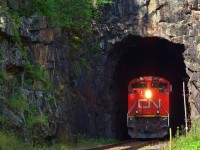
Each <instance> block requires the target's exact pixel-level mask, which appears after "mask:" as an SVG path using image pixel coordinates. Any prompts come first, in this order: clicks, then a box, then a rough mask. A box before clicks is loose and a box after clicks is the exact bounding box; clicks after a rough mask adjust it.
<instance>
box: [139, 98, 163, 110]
mask: <svg viewBox="0 0 200 150" xmlns="http://www.w3.org/2000/svg"><path fill="white" fill-rule="evenodd" d="M144 104H145V105H144ZM151 105H153V106H155V107H156V108H160V107H161V99H159V100H158V103H157V104H156V103H155V102H154V101H153V100H147V99H140V100H138V108H144V109H145V108H150V107H151Z"/></svg>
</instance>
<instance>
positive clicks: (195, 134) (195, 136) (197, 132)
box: [167, 121, 200, 150]
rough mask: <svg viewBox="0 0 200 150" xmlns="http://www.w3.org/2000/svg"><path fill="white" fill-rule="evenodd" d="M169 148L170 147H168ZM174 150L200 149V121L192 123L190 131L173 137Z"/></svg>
mask: <svg viewBox="0 0 200 150" xmlns="http://www.w3.org/2000/svg"><path fill="white" fill-rule="evenodd" d="M167 149H169V148H167ZM171 149H172V150H200V121H199V122H197V123H193V124H192V128H191V130H190V132H189V133H188V134H187V136H185V135H181V136H179V134H178V133H177V135H176V137H175V138H173V139H172V148H171Z"/></svg>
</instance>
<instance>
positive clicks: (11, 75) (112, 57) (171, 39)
mask: <svg viewBox="0 0 200 150" xmlns="http://www.w3.org/2000/svg"><path fill="white" fill-rule="evenodd" d="M199 3H200V2H198V0H182V1H179V0H126V1H125V0H115V1H113V3H111V4H107V5H106V6H105V7H104V8H103V9H102V16H101V19H100V20H99V21H97V22H93V23H92V28H93V33H92V35H91V36H90V37H88V39H87V40H86V42H88V43H86V44H85V45H84V46H83V47H82V48H79V49H77V48H72V47H70V46H69V44H70V40H68V37H69V34H68V33H67V32H66V31H64V30H63V29H61V28H52V26H51V24H50V23H49V20H48V18H47V17H45V16H40V15H32V16H22V17H20V18H16V17H15V15H12V14H11V13H10V12H9V10H18V9H22V8H23V9H24V8H27V7H28V4H27V3H26V2H24V1H23V0H19V1H11V0H3V1H1V2H0V6H1V8H0V38H1V41H0V67H1V72H0V76H1V81H0V83H1V86H0V91H1V92H0V94H1V97H0V98H1V102H0V110H1V117H0V120H1V125H2V126H4V125H5V126H4V128H8V127H9V128H11V129H13V130H15V131H16V130H18V129H19V130H20V131H21V132H20V133H19V134H20V136H23V137H25V139H26V141H27V142H28V143H30V142H31V141H34V140H35V139H36V138H37V136H39V137H41V138H43V139H54V138H57V137H60V138H69V137H73V136H75V133H76V129H78V131H79V132H81V133H85V134H87V135H91V136H93V137H96V136H104V137H105V136H107V137H119V136H121V137H123V136H124V135H122V133H119V132H120V130H122V128H124V127H125V125H124V124H126V114H124V112H126V106H125V104H126V103H125V101H126V98H125V99H123V100H119V99H118V98H117V97H118V94H119V93H120V91H119V89H118V87H117V85H118V84H116V82H119V81H120V79H116V78H115V75H116V74H117V75H119V74H123V72H120V71H119V70H118V71H117V68H123V66H120V60H121V58H122V57H123V56H124V55H129V53H127V51H126V50H125V49H128V47H126V46H127V44H126V43H127V42H128V43H129V44H130V43H131V45H137V43H139V42H137V40H138V41H140V39H142V38H147V37H148V38H149V37H157V39H158V41H159V40H160V39H166V41H167V42H165V41H163V40H161V43H164V45H166V47H167V46H168V48H166V49H165V51H170V54H172V55H178V54H179V55H180V54H182V50H180V51H178V52H177V53H176V52H175V51H176V50H178V49H181V48H183V47H184V48H183V49H184V51H183V56H184V59H182V62H180V63H183V62H184V63H185V66H184V67H185V72H187V74H188V76H189V78H188V80H187V81H188V90H189V106H188V108H191V115H190V118H191V120H194V121H195V120H197V119H199V115H200V113H199V112H200V102H199V96H200V95H199V86H200V84H199V51H200V44H199V17H200V11H199V9H200V7H199V5H200V4H199ZM134 37H136V38H134ZM148 38H147V39H148ZM127 39H128V40H127ZM91 41H93V43H94V44H92V46H93V47H92V46H91V45H90V44H91ZM95 41H97V42H95ZM98 41H99V42H98ZM154 43H156V42H154ZM166 43H167V44H166ZM170 43H171V44H170ZM176 44H180V45H183V46H182V47H181V46H176ZM88 45H90V47H88ZM155 45H156V44H155ZM160 45H162V44H160ZM140 46H141V45H140ZM140 46H139V47H140ZM171 47H175V48H172V49H173V51H171V50H169V49H171ZM180 47H181V48H180ZM80 49H81V53H80ZM88 49H89V50H90V51H88ZM158 52H159V53H160V51H158ZM161 54H162V53H161ZM164 54H166V55H167V54H168V53H164ZM170 57H171V56H169V59H170ZM178 57H179V56H177V57H175V56H174V57H173V59H174V60H179V61H181V58H180V59H179V58H178ZM173 63H176V61H173ZM173 63H172V64H170V65H171V66H173V65H174V64H173ZM178 63H179V62H178ZM132 74H135V75H140V74H138V73H137V72H134V73H132ZM183 76H184V77H185V75H183ZM121 77H122V76H121ZM125 88H126V87H125ZM122 106H123V110H121V107H122ZM124 109H125V110H124ZM120 118H122V119H121V120H120ZM122 122H124V123H122ZM120 124H123V125H122V126H120ZM36 126H37V128H36ZM125 132H126V131H125ZM123 134H125V133H123ZM41 135H42V136H41Z"/></svg>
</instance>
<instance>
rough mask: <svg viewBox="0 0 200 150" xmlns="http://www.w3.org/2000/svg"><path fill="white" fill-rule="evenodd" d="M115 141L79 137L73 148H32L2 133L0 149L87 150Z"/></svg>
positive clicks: (69, 146)
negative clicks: (87, 149) (86, 149)
mask: <svg viewBox="0 0 200 150" xmlns="http://www.w3.org/2000/svg"><path fill="white" fill-rule="evenodd" d="M116 142H117V140H115V139H108V138H97V139H92V138H89V137H87V136H83V135H78V139H77V145H76V146H71V144H67V143H58V144H55V145H53V146H51V147H46V146H44V147H40V146H38V147H32V146H30V145H26V144H24V143H23V142H22V141H20V140H19V139H18V138H17V137H15V136H14V135H13V134H12V133H8V132H2V131H0V149H1V150H81V149H85V148H91V147H96V146H100V145H105V144H112V143H116Z"/></svg>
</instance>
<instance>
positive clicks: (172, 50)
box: [109, 35, 188, 139]
mask: <svg viewBox="0 0 200 150" xmlns="http://www.w3.org/2000/svg"><path fill="white" fill-rule="evenodd" d="M184 50H185V48H184V45H182V44H175V43H172V42H169V41H168V40H166V39H161V38H159V37H140V36H133V35H130V36H127V37H126V38H124V39H123V40H122V41H121V42H118V43H116V44H115V45H114V47H113V49H112V50H111V52H110V55H109V57H110V60H111V61H117V64H116V66H115V69H114V73H113V78H112V79H113V80H112V86H111V88H110V90H111V92H110V93H111V97H112V101H113V103H112V107H113V109H112V115H113V117H112V118H113V127H114V128H115V129H114V132H115V135H116V137H119V138H121V139H124V138H127V137H128V135H127V127H126V113H127V105H128V104H127V103H128V100H127V86H128V82H129V81H130V80H132V79H133V78H136V77H140V76H160V77H164V78H166V79H168V80H169V81H170V83H171V84H172V86H173V91H172V93H171V96H170V103H171V104H170V107H171V113H172V115H171V125H172V128H173V131H174V132H175V131H176V130H175V129H176V127H177V126H181V125H184V107H183V106H184V105H183V96H182V81H183V79H186V78H188V76H187V74H186V70H185V64H184V61H183V59H184V58H183V52H184ZM110 67H111V66H110Z"/></svg>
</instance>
